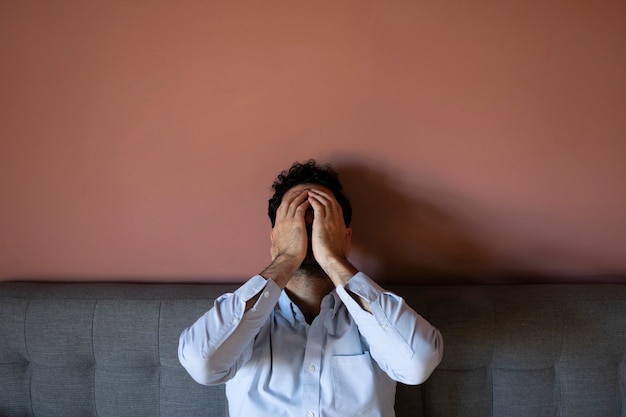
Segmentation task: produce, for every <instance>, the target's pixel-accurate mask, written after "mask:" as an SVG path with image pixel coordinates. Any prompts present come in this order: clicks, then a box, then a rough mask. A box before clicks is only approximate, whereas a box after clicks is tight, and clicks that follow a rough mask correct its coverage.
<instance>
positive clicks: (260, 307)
mask: <svg viewBox="0 0 626 417" xmlns="http://www.w3.org/2000/svg"><path fill="white" fill-rule="evenodd" d="M281 292H282V291H281V289H280V287H279V286H278V285H276V283H275V282H274V281H273V280H271V279H265V278H263V277H262V276H261V275H255V276H254V277H252V278H250V279H249V280H248V281H247V282H246V283H245V284H243V285H242V286H241V287H239V288H238V289H237V290H236V291H235V294H236V296H237V297H238V298H239V299H240V300H241V301H243V302H244V303H247V302H248V301H249V300H251V299H252V298H254V297H255V296H256V295H258V296H259V298H258V300H257V301H256V303H254V306H252V308H251V309H250V310H248V311H247V312H246V313H245V316H258V315H260V316H267V314H269V312H270V311H271V310H272V309H273V308H274V306H276V303H277V302H278V298H279V297H280V293H281ZM249 318H252V317H249Z"/></svg>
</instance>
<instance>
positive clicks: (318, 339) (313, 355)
mask: <svg viewBox="0 0 626 417" xmlns="http://www.w3.org/2000/svg"><path fill="white" fill-rule="evenodd" d="M320 319H321V317H318V318H317V319H316V320H315V321H314V322H313V324H312V325H311V327H310V328H309V334H308V337H307V344H306V348H305V352H304V364H305V365H304V367H303V375H302V377H303V379H302V382H303V384H302V385H303V386H302V394H303V397H302V416H303V417H317V415H318V413H319V406H320V404H319V401H320V382H321V381H320V369H321V360H322V346H323V343H322V341H323V339H324V329H323V326H322V325H321V324H322V323H323V320H320Z"/></svg>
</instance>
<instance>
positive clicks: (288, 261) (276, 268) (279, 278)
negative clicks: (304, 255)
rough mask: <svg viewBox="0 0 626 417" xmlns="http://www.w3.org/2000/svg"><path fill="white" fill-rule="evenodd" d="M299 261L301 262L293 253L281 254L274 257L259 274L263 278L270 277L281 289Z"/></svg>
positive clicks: (298, 264) (296, 267)
mask: <svg viewBox="0 0 626 417" xmlns="http://www.w3.org/2000/svg"><path fill="white" fill-rule="evenodd" d="M301 263H302V262H301V261H300V260H298V258H297V257H295V256H293V255H289V254H281V255H278V256H277V257H276V258H274V260H273V261H272V263H271V264H270V266H268V267H267V268H265V270H264V271H263V272H261V276H262V277H263V278H265V279H271V280H272V281H274V282H275V283H276V285H278V286H279V287H280V288H281V289H283V288H285V285H287V283H288V282H289V280H290V279H291V277H292V275H293V273H294V272H296V270H297V269H298V267H299V266H300V264H301Z"/></svg>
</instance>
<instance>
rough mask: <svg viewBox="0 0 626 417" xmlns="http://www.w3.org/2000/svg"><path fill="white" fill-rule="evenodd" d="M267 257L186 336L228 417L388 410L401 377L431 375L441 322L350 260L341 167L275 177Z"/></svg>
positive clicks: (183, 353)
mask: <svg viewBox="0 0 626 417" xmlns="http://www.w3.org/2000/svg"><path fill="white" fill-rule="evenodd" d="M273 190H274V196H273V197H272V198H271V199H270V201H269V216H270V219H271V221H272V226H273V228H272V232H271V250H270V252H271V257H272V262H271V264H270V265H269V266H268V267H267V268H266V269H265V270H264V271H263V272H261V273H260V274H259V275H256V276H254V277H253V278H251V279H250V280H249V281H247V282H246V283H245V284H244V285H243V286H241V287H240V288H238V289H237V290H236V291H235V292H234V293H230V294H225V295H223V296H221V297H219V298H218V299H217V300H216V302H215V305H214V306H213V308H212V309H211V310H209V311H208V312H206V313H205V314H204V315H203V316H202V317H200V318H199V319H198V320H197V321H196V322H195V323H194V324H193V325H192V326H191V327H189V328H188V329H186V330H185V331H183V333H182V334H181V336H180V341H179V348H178V356H179V360H180V362H181V364H182V365H183V366H184V367H185V369H186V370H187V372H189V374H190V375H191V376H192V378H193V379H194V380H196V381H197V382H198V383H200V384H206V385H211V384H220V383H226V395H227V397H228V404H229V412H230V417H267V416H272V417H282V416H285V417H296V416H299V417H347V416H381V417H392V416H394V415H395V413H394V409H393V407H394V401H395V389H396V381H398V382H402V383H405V384H420V383H422V382H424V381H425V380H426V379H427V378H428V377H429V376H430V374H431V372H432V371H433V370H434V369H435V367H436V366H437V365H438V364H439V362H440V361H441V357H442V352H443V342H442V339H441V335H440V333H439V331H438V330H437V329H436V328H434V327H433V326H432V325H430V324H429V323H428V322H427V321H426V320H424V319H423V318H422V317H420V316H419V315H418V314H417V313H416V312H415V311H414V310H412V309H411V308H410V307H409V306H408V305H407V304H406V303H405V302H404V300H403V299H402V298H400V297H398V296H397V295H395V294H392V293H390V292H387V291H385V290H384V289H382V288H381V287H380V286H378V285H377V284H376V283H375V282H374V281H372V280H371V279H370V278H368V277H367V276H366V275H365V274H363V273H361V272H358V271H357V269H356V268H355V267H354V266H353V265H352V264H351V263H350V262H349V261H348V259H347V257H348V253H349V251H350V242H351V235H352V232H351V229H350V228H349V224H350V219H351V214H352V209H351V206H350V202H349V200H348V199H347V198H346V196H345V195H344V193H343V190H342V186H341V183H340V182H339V180H338V175H337V173H336V172H335V171H333V170H332V168H331V167H330V166H328V165H327V166H320V165H318V164H317V163H316V162H315V161H309V162H307V163H304V164H300V163H296V164H294V165H293V166H292V167H291V168H290V169H289V170H288V171H283V172H282V173H281V174H280V175H279V176H278V178H277V179H276V181H275V182H274V184H273Z"/></svg>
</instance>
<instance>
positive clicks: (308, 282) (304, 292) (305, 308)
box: [285, 271, 335, 324]
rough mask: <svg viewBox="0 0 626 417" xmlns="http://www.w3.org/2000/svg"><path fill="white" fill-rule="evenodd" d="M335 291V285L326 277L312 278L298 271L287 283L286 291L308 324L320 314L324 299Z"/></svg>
mask: <svg viewBox="0 0 626 417" xmlns="http://www.w3.org/2000/svg"><path fill="white" fill-rule="evenodd" d="M334 289H335V285H334V284H333V282H332V281H331V280H330V278H328V277H327V276H326V275H323V276H311V275H307V274H305V273H301V272H299V271H297V272H296V273H295V274H294V275H293V277H292V278H291V279H290V280H289V282H288V283H287V286H286V287H285V291H286V292H287V294H288V295H289V298H291V301H293V302H294V303H295V304H296V305H297V306H298V308H300V311H302V314H304V318H305V320H306V321H307V323H309V324H311V323H312V322H313V319H315V317H317V316H318V315H319V313H320V308H321V304H322V299H323V298H324V297H325V296H327V295H328V294H330V293H331V292H332V291H333V290H334Z"/></svg>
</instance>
